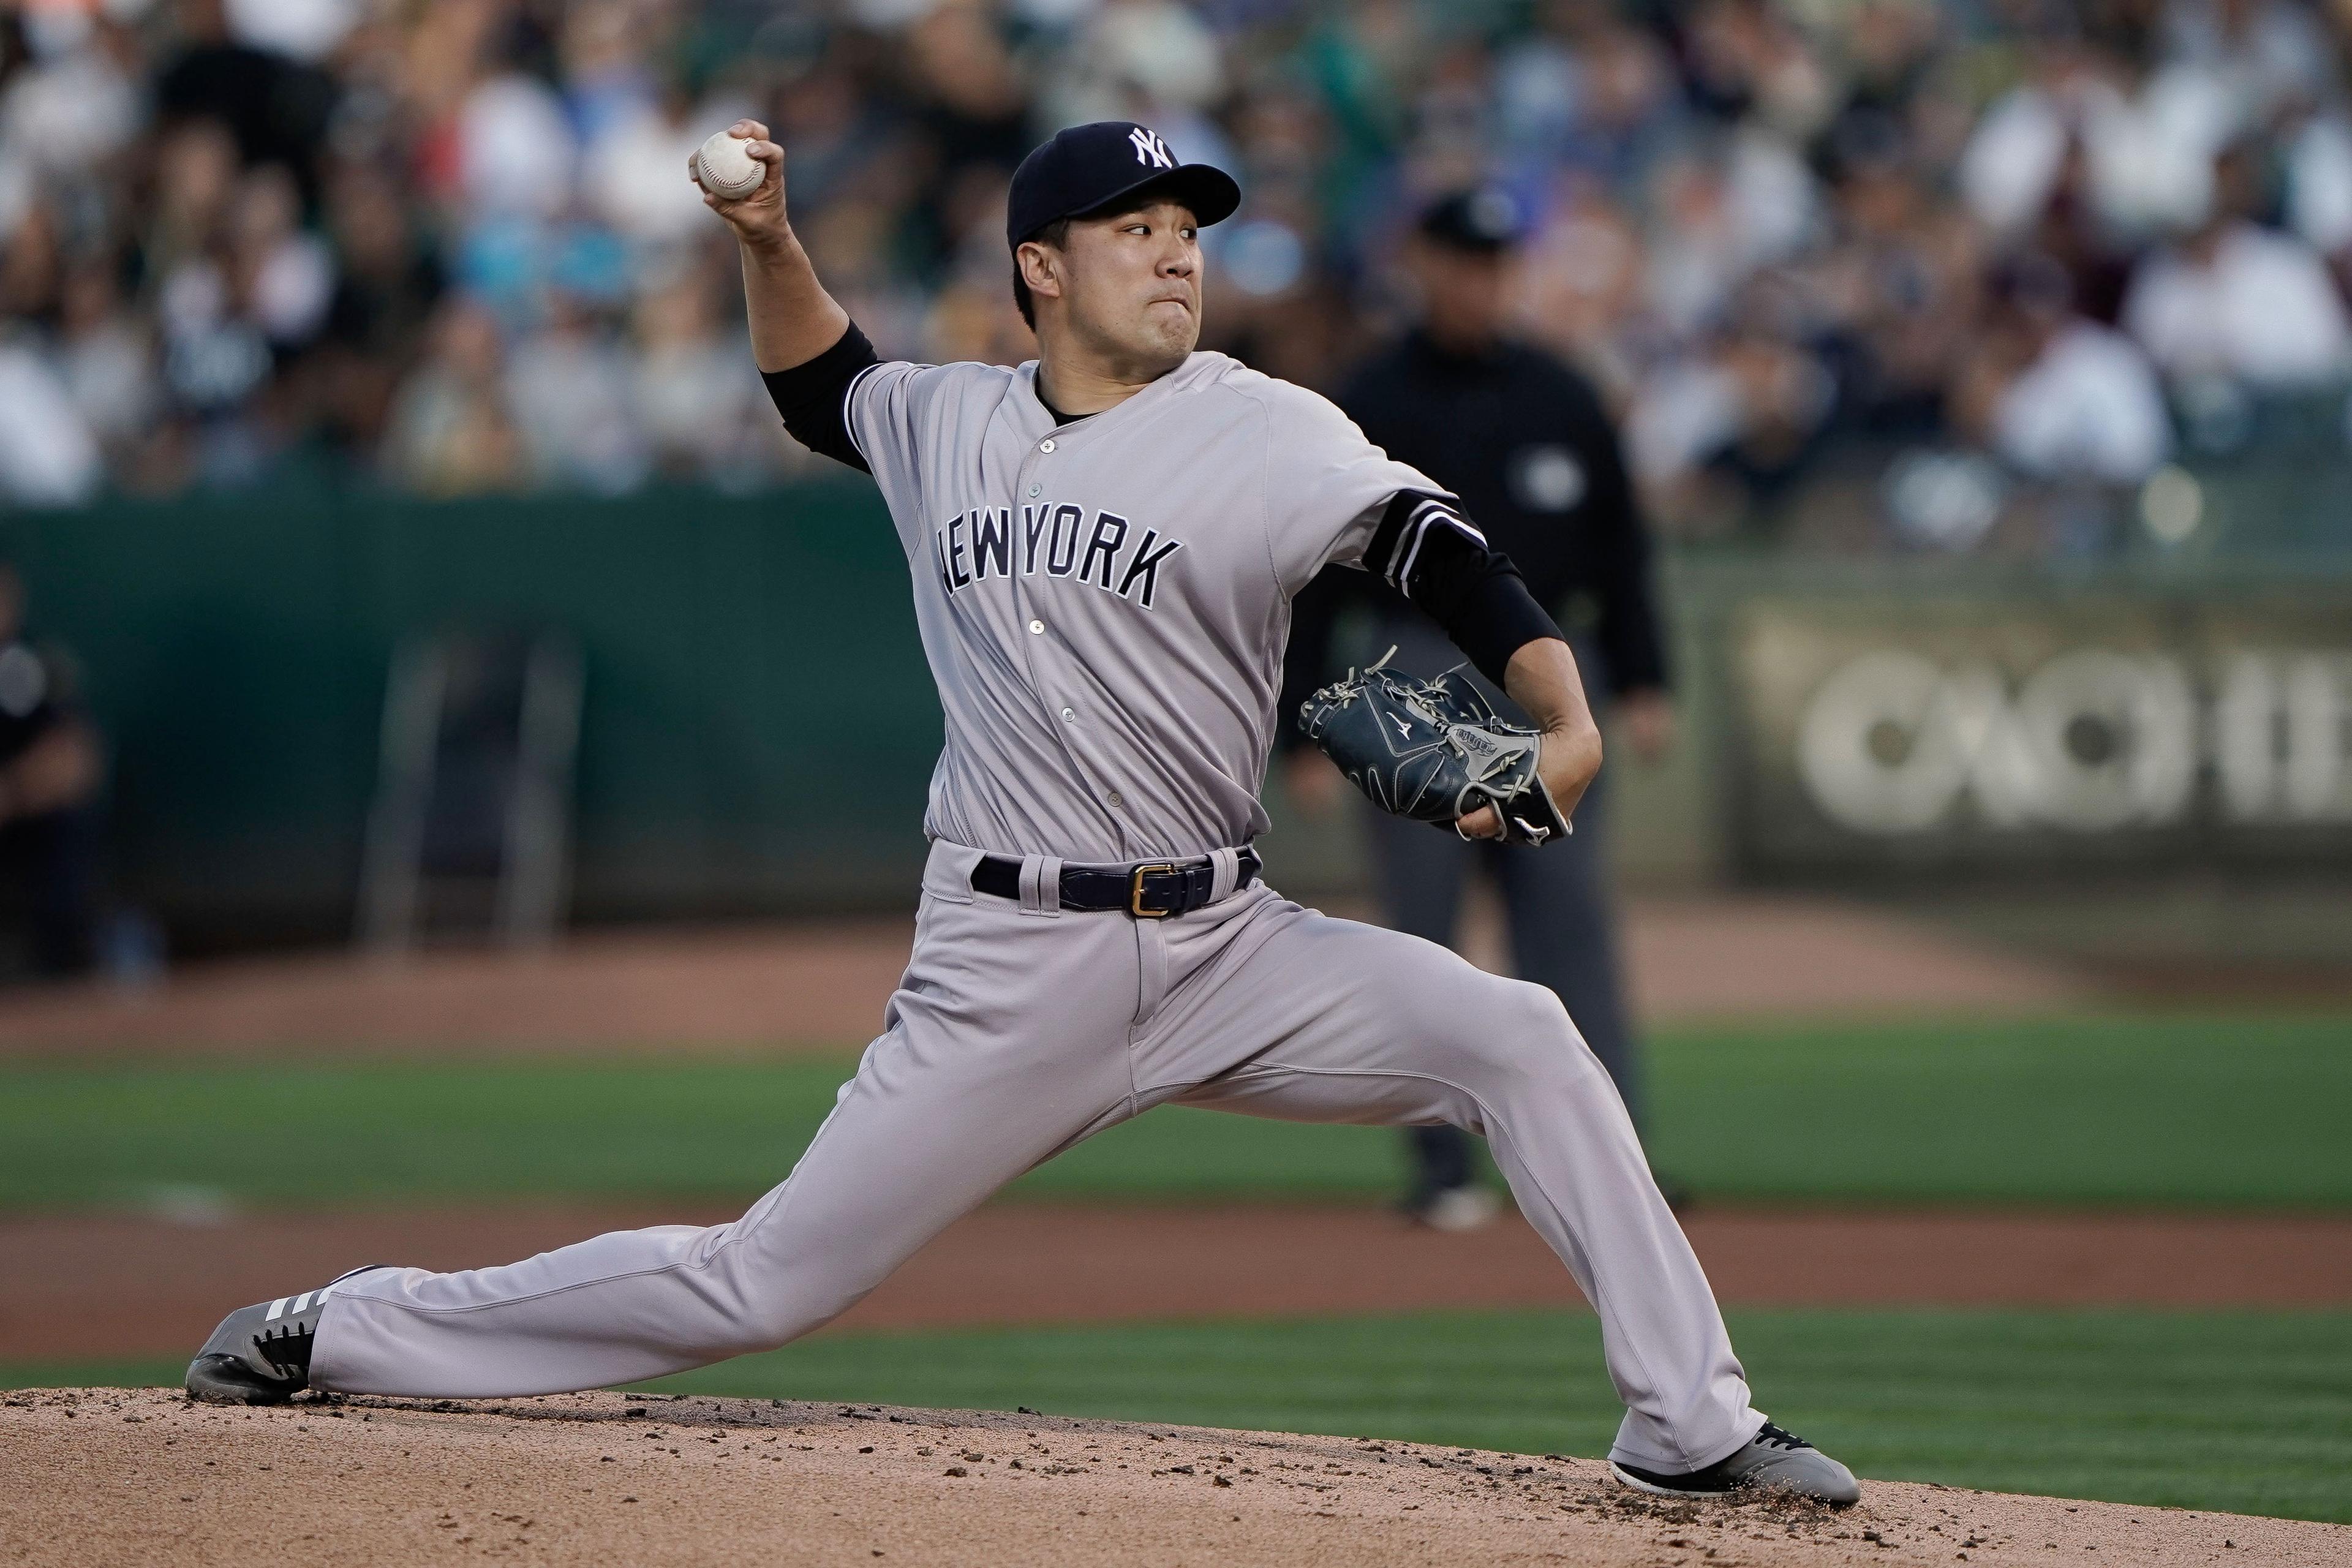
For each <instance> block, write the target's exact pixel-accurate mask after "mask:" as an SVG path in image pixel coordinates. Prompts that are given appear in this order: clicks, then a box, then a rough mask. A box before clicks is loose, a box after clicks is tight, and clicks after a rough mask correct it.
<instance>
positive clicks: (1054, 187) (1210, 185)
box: [1004, 120, 1242, 250]
mask: <svg viewBox="0 0 2352 1568" xmlns="http://www.w3.org/2000/svg"><path fill="white" fill-rule="evenodd" d="M1146 189H1149V190H1150V191H1151V192H1152V194H1153V195H1160V194H1162V193H1163V192H1164V193H1165V194H1166V195H1167V196H1168V197H1169V198H1170V199H1171V200H1172V201H1178V202H1181V203H1183V204H1184V205H1186V206H1187V207H1190V208H1191V209H1192V216H1193V217H1194V218H1195V219H1197V220H1198V221H1199V222H1200V223H1201V224H1202V226H1204V227H1205V226H1207V225H1210V224H1213V223H1223V221H1224V220H1225V219H1227V218H1229V217H1231V216H1234V208H1235V207H1238V206H1240V205H1242V188H1241V186H1239V185H1237V184H1234V177H1233V176H1232V175H1231V174H1226V173H1225V172H1224V171H1223V169H1219V168H1213V167H1212V166H1211V165H1209V164H1207V163H1178V162H1177V161H1176V156H1175V154H1174V153H1171V152H1169V151H1168V143H1167V142H1162V141H1161V140H1160V133H1159V132H1156V131H1153V130H1152V129H1150V127H1149V126H1143V125H1138V124H1136V123H1135V122H1134V121H1131V120H1097V121H1095V122H1094V123H1093V124H1091V125H1073V126H1071V127H1070V128H1069V129H1068V130H1067V131H1064V132H1059V133H1058V134H1056V135H1055V138H1054V139H1053V140H1052V141H1051V142H1046V143H1045V145H1044V146H1042V147H1039V148H1037V149H1036V150H1035V151H1034V152H1032V153H1030V154H1029V156H1027V157H1026V158H1024V159H1022V160H1021V167H1019V168H1018V169H1015V170H1014V171H1013V189H1012V191H1011V192H1010V193H1009V194H1008V195H1007V196H1006V199H1005V204H1004V205H1005V211H1004V243H1005V244H1006V245H1007V246H1009V247H1012V248H1013V249H1015V250H1018V249H1020V248H1021V242H1022V241H1023V240H1024V239H1031V238H1034V237H1035V236H1036V233H1037V231H1038V230H1039V229H1041V228H1044V227H1045V226H1046V225H1047V224H1049V223H1052V222H1054V221H1055V220H1056V219H1059V218H1066V217H1083V216H1086V215H1087V214H1088V213H1092V212H1100V211H1101V210H1102V209H1103V208H1105V207H1107V206H1109V205H1111V204H1112V203H1114V202H1119V201H1125V200H1127V199H1129V197H1133V196H1136V195H1140V194H1142V193H1143V192H1144V191H1145V190H1146Z"/></svg>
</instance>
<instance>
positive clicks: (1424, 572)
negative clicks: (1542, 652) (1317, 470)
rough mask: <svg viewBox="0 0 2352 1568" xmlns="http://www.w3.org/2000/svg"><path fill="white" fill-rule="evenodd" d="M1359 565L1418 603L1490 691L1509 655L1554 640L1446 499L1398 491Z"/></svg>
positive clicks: (1507, 563)
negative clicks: (1542, 640)
mask: <svg viewBox="0 0 2352 1568" xmlns="http://www.w3.org/2000/svg"><path fill="white" fill-rule="evenodd" d="M1364 565H1365V567H1366V568H1367V569H1368V570H1370V571H1372V572H1374V573H1377V574H1380V575H1381V577H1382V578H1384V579H1386V580H1387V581H1388V583H1389V584H1391V586H1393V587H1395V588H1396V589H1398V590H1399V591H1400V592H1401V593H1402V594H1403V595H1404V596H1405V597H1406V598H1408V599H1410V600H1412V602H1413V603H1414V604H1415V605H1420V606H1421V608H1422V609H1423V611H1424V612H1425V613H1426V614H1427V615H1428V616H1430V618H1431V619H1433V620H1434V621H1435V622H1436V623H1437V624H1438V625H1439V626H1443V627H1444V629H1445V635H1446V636H1447V637H1451V638H1452V639H1453V640H1454V647H1458V648H1460V649H1461V650H1462V652H1463V654H1464V656H1465V657H1466V658H1468V659H1469V660H1470V663H1471V665H1472V666H1473V667H1474V668H1476V670H1477V671H1478V673H1479V674H1481V675H1483V676H1485V677H1486V679H1489V680H1491V681H1493V682H1494V683H1495V684H1496V686H1501V685H1502V684H1503V683H1504V682H1503V672H1504V671H1505V670H1506V669H1507V668H1509V667H1510V663H1511V656H1512V655H1513V654H1515V653H1517V652H1518V651H1519V649H1521V648H1522V647H1526V646H1527V645H1528V644H1529V643H1531V642H1535V641H1537V640H1538V639H1539V638H1542V637H1559V636H1560V631H1559V626H1557V625H1556V624H1555V623H1554V622H1553V620H1552V618H1551V616H1549V615H1547V614H1546V613H1545V611H1544V607H1543V606H1542V605H1539V604H1538V603H1536V597H1535V595H1533V594H1531V593H1529V592H1528V584H1527V580H1526V579H1525V578H1523V577H1521V576H1520V575H1519V569H1518V568H1517V566H1514V565H1512V564H1511V560H1510V557H1508V556H1507V555H1505V554H1504V553H1503V552H1501V551H1499V550H1496V549H1495V548H1494V547H1493V546H1491V545H1489V544H1488V543H1487V542H1486V535H1484V534H1482V533H1480V532H1479V531H1478V530H1477V529H1476V528H1475V526H1473V525H1472V524H1471V523H1470V521H1468V520H1467V519H1466V518H1465V517H1464V516H1463V515H1462V512H1461V510H1460V508H1459V506H1458V505H1457V504H1456V503H1455V502H1454V499H1453V498H1452V497H1450V496H1435V495H1430V494H1426V493H1423V492H1419V491H1412V490H1404V491H1400V492H1399V493H1398V494H1397V496H1396V498H1395V499H1394V500H1391V501H1390V502H1389V506H1388V510H1387V511H1386V512H1385V513H1384V514H1382V516H1381V523H1380V527H1379V528H1377V529H1376V530H1374V531H1373V534H1372V542H1371V545H1370V548H1368V549H1367V550H1366V551H1365V552H1364ZM1561 640H1563V641H1565V640H1566V639H1565V638H1562V639H1561Z"/></svg>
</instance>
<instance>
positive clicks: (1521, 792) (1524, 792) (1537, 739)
mask: <svg viewBox="0 0 2352 1568" xmlns="http://www.w3.org/2000/svg"><path fill="white" fill-rule="evenodd" d="M1395 652H1396V650H1395V649H1394V648H1391V649H1390V650H1389V651H1388V653H1385V654H1382V655H1381V658H1380V660H1379V662H1378V663H1375V664H1374V665H1372V666H1371V667H1370V668H1368V669H1366V670H1364V671H1363V672H1362V673H1361V674H1359V673H1357V672H1356V671H1354V670H1352V669H1351V670H1349V672H1348V679H1345V680H1342V681H1338V682H1336V683H1334V684H1332V685H1330V686H1327V687H1325V688H1323V689H1321V690H1320V691H1318V692H1317V693H1316V694H1315V695H1314V696H1312V697H1310V698H1308V699H1307V700H1306V701H1304V702H1302V703H1300V704H1299V705H1298V727H1299V729H1300V730H1302V731H1305V732H1306V734H1307V739H1309V740H1311V741H1313V742H1315V743H1316V744H1317V745H1318V746H1320V747H1322V748H1323V753H1324V755H1326V756H1328V757H1329V758H1330V759H1331V760H1332V761H1333V762H1335V763H1339V771H1340V772H1341V773H1345V774H1347V775H1348V782H1349V784H1354V785H1355V786H1356V787H1357V788H1358V789H1360V790H1362V791H1363V792H1364V793H1365V794H1366V795H1370V797H1371V801H1372V804H1373V805H1377V806H1379V807H1380V808H1381V810H1382V811H1386V812H1390V813H1392V814H1393V815H1395V816H1409V817H1411V818H1412V819H1413V820H1414V821H1416V822H1426V823H1431V824H1433V825H1434V826H1440V827H1452V828H1454V831H1455V832H1456V833H1459V832H1460V831H1461V827H1460V826H1459V825H1460V823H1461V820H1462V818H1463V817H1465V816H1468V815H1470V814H1471V813H1472V812H1474V811H1475V810H1477V809H1478V808H1479V807H1480V806H1482V805H1492V806H1493V807H1494V808H1495V809H1496V813H1497V814H1498V815H1499V816H1501V817H1502V819H1503V837H1504V839H1505V840H1506V841H1507V842H1509V843H1513V844H1535V845H1540V844H1544V843H1548V842H1549V841H1550V840H1551V839H1552V838H1554V837H1559V835H1562V834H1565V833H1568V832H1570V831H1572V830H1571V829H1570V826H1569V824H1568V819H1567V818H1566V817H1564V816H1561V815H1560V814H1559V807H1558V806H1557V805H1553V804H1552V798H1551V791H1550V790H1549V789H1547V788H1545V787H1544V782H1543V779H1542V777H1541V776H1540V775H1539V774H1538V773H1537V772H1536V759H1537V757H1538V752H1539V751H1540V749H1541V744H1542V737H1541V736H1540V735H1538V733H1537V732H1536V731H1533V730H1530V729H1528V728H1527V727H1525V726H1524V725H1519V724H1512V723H1507V722H1506V721H1504V720H1502V719H1501V718H1500V717H1498V716H1497V715H1496V712H1495V710H1494V709H1493V708H1492V707H1491V706H1489V705H1488V703H1487V701H1486V698H1485V697H1484V696H1483V695H1481V694H1480V692H1479V690H1478V689H1477V688H1476V687H1475V686H1473V685H1472V684H1471V683H1470V682H1469V681H1468V680H1467V679H1464V678H1463V675H1462V672H1461V670H1459V669H1458V668H1457V669H1451V670H1448V671H1446V673H1444V675H1441V676H1439V677H1438V678H1437V679H1434V680H1431V681H1425V682H1424V681H1419V680H1412V679H1406V678H1405V677H1404V676H1402V675H1400V674H1398V673H1397V672H1396V671H1394V670H1392V669H1387V668H1382V667H1383V666H1385V665H1386V664H1387V663H1388V661H1389V658H1390V657H1391V655H1393V654H1394V653H1395Z"/></svg>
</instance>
